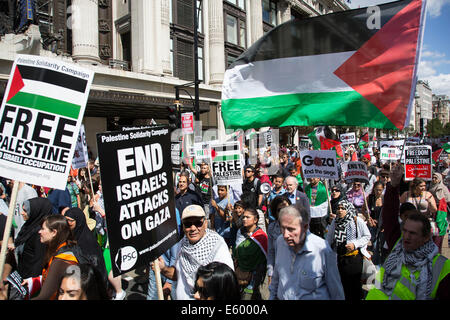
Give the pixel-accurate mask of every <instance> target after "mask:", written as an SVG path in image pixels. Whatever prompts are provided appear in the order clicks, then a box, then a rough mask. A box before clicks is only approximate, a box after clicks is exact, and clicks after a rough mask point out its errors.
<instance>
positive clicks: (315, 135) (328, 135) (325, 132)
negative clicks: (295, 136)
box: [308, 126, 341, 150]
mask: <svg viewBox="0 0 450 320" xmlns="http://www.w3.org/2000/svg"><path fill="white" fill-rule="evenodd" d="M308 138H309V140H311V143H312V145H313V149H314V150H329V149H331V148H333V147H335V146H337V145H340V144H341V141H340V140H339V138H338V137H337V135H336V134H335V133H334V132H333V131H332V130H331V129H330V128H329V127H327V126H325V127H318V128H316V129H315V130H314V131H313V132H311V133H310V134H308Z"/></svg>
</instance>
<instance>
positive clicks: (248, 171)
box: [245, 170, 253, 173]
mask: <svg viewBox="0 0 450 320" xmlns="http://www.w3.org/2000/svg"><path fill="white" fill-rule="evenodd" d="M245 172H247V173H251V172H253V170H245Z"/></svg>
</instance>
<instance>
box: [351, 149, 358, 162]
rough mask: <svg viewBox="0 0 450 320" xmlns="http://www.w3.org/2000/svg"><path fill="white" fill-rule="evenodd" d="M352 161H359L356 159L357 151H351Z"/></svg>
mask: <svg viewBox="0 0 450 320" xmlns="http://www.w3.org/2000/svg"><path fill="white" fill-rule="evenodd" d="M352 161H359V160H358V152H356V151H353V153H352Z"/></svg>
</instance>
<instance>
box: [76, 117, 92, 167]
mask: <svg viewBox="0 0 450 320" xmlns="http://www.w3.org/2000/svg"><path fill="white" fill-rule="evenodd" d="M88 162H89V154H88V149H87V143H86V133H85V131H84V125H83V124H82V125H81V127H80V132H79V133H78V139H77V144H76V146H75V152H74V154H73V159H72V168H74V169H80V168H86V167H87V166H88Z"/></svg>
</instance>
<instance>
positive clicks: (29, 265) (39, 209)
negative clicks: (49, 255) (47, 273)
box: [14, 198, 52, 279]
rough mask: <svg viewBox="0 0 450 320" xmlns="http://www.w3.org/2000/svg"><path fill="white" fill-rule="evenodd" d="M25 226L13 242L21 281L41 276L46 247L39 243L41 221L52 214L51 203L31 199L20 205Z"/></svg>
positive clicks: (41, 199)
mask: <svg viewBox="0 0 450 320" xmlns="http://www.w3.org/2000/svg"><path fill="white" fill-rule="evenodd" d="M21 209H22V210H21V215H22V217H23V219H24V220H25V224H24V225H23V226H22V228H21V229H20V232H19V234H18V235H17V238H16V240H15V241H14V246H15V249H14V253H15V256H16V261H17V271H18V272H19V274H20V275H21V276H22V278H23V279H25V278H30V277H37V276H39V275H41V273H42V268H43V262H44V261H43V259H44V255H45V250H46V245H45V244H43V243H41V240H40V236H39V230H40V229H41V221H42V219H44V218H45V217H46V216H49V215H51V214H52V203H51V202H50V201H49V200H48V199H47V198H32V199H30V200H26V201H24V202H23V204H22V208H21Z"/></svg>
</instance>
